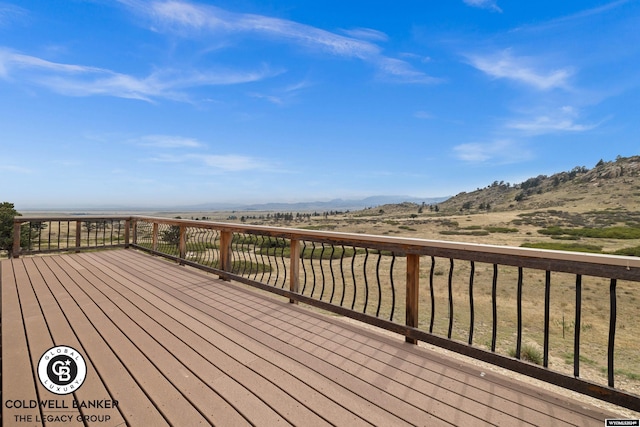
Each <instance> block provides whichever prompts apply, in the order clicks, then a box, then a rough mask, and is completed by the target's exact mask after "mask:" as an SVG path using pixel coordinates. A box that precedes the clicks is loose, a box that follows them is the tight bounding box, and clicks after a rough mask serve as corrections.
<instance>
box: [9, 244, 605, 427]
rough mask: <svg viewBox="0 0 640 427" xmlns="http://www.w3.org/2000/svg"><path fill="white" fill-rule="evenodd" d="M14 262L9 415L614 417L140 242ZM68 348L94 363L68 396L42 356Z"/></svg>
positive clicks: (344, 421)
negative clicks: (43, 373)
mask: <svg viewBox="0 0 640 427" xmlns="http://www.w3.org/2000/svg"><path fill="white" fill-rule="evenodd" d="M0 266H1V280H2V282H1V283H2V400H3V414H2V415H3V422H4V425H18V426H21V425H24V426H27V425H29V426H30V425H41V424H42V422H41V421H42V420H43V419H45V420H47V419H48V420H50V421H51V422H48V423H46V425H65V426H69V425H80V424H83V422H81V421H79V420H83V419H85V420H88V421H87V422H86V424H89V425H99V426H117V425H131V426H161V425H174V426H195V425H210V424H213V425H218V426H236V425H256V426H280V425H299V426H314V425H318V426H321V425H340V426H359V425H375V426H401V425H423V426H439V425H458V426H474V427H475V426H483V425H502V426H516V425H541V426H559V425H577V426H603V425H604V420H605V418H615V415H613V414H610V413H605V412H601V410H599V409H597V408H590V407H586V406H585V405H584V404H581V403H580V402H577V401H572V400H570V399H568V398H565V397H562V396H561V395H559V394H554V393H550V392H548V391H544V390H541V389H537V388H535V387H533V386H531V385H527V384H523V383H520V382H517V381H516V380H514V379H511V378H507V377H503V376H501V375H500V374H497V373H494V372H482V370H481V369H480V368H478V367H475V366H473V365H467V364H465V363H463V362H460V361H458V360H455V359H451V358H447V357H446V356H443V355H441V354H439V353H436V352H432V351H429V350H428V349H425V348H421V347H418V346H414V345H411V344H407V343H405V342H404V340H403V339H402V338H396V337H390V336H387V335H385V334H381V333H378V332H376V331H372V330H370V329H368V328H361V327H359V326H358V325H354V324H351V323H347V322H344V321H342V320H340V319H337V318H334V317H330V316H325V315H321V314H318V313H314V312H312V311H309V310H307V309H305V308H303V307H299V306H296V305H293V304H289V303H288V302H287V301H285V300H284V299H281V300H278V299H274V298H269V297H265V296H263V295H261V294H259V293H256V292H253V291H251V290H247V289H245V288H243V287H240V286H236V285H234V284H232V283H227V282H223V281H221V280H219V279H218V278H217V277H216V276H212V275H207V274H204V273H202V272H199V271H197V270H194V269H190V268H186V267H181V266H178V265H176V264H173V263H170V262H167V261H165V260H162V259H159V258H155V257H152V256H149V255H146V254H142V253H139V252H136V251H134V250H112V251H102V252H92V253H82V254H66V255H53V256H44V257H34V258H21V259H13V260H4V261H2V263H1V265H0ZM60 345H64V346H68V347H72V348H74V349H76V350H77V351H78V352H79V353H80V354H82V355H83V356H84V359H85V360H86V363H87V366H88V368H87V377H86V380H85V383H84V384H83V385H82V386H81V387H80V388H79V389H78V390H77V391H75V392H74V393H73V394H69V395H66V396H61V395H56V394H53V393H51V392H49V391H48V390H47V389H46V388H45V387H43V386H42V385H41V384H40V382H39V380H38V375H37V365H38V361H39V359H40V357H41V356H42V355H43V353H44V352H45V351H46V350H47V349H49V348H51V347H54V346H60ZM116 401H117V403H116ZM78 402H79V403H80V405H78ZM41 403H42V404H44V405H41ZM74 403H75V404H74ZM34 405H35V407H33V408H31V407H30V406H34ZM74 406H84V407H82V408H74ZM90 406H94V407H90ZM95 406H102V407H95ZM105 406H106V407H105Z"/></svg>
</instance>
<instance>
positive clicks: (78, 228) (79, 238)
mask: <svg viewBox="0 0 640 427" xmlns="http://www.w3.org/2000/svg"><path fill="white" fill-rule="evenodd" d="M81 243H82V222H81V221H76V252H80V244H81Z"/></svg>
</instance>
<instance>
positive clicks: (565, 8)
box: [0, 0, 640, 208]
mask: <svg viewBox="0 0 640 427" xmlns="http://www.w3.org/2000/svg"><path fill="white" fill-rule="evenodd" d="M638 28H640V1H638V0H619V1H596V0H580V1H577V0H576V1H569V0H567V1H545V0H541V1H535V2H531V1H526V2H525V1H520V0H517V1H516V0H509V1H508V0H447V1H424V0H407V1H402V2H397V1H377V0H369V1H355V0H354V1H342V0H341V1H334V0H325V1H321V2H310V1H300V0H296V1H294V0H273V1H258V0H233V1H231V0H221V1H204V0H203V1H200V2H188V1H182V0H171V1H169V0H158V1H142V0H120V1H116V0H86V1H82V0H36V1H6V0H0V144H1V148H2V150H1V152H0V181H1V182H2V185H1V186H0V199H2V201H10V202H14V203H15V204H16V206H17V207H18V208H35V207H43V208H45V207H70V206H98V205H125V206H140V207H147V206H148V207H153V206H166V205H186V204H197V203H206V202H230V203H261V202H272V201H280V202H298V201H315V200H329V199H333V198H362V197H367V196H372V195H381V194H386V195H390V194H396V195H398V194H402V195H411V196H417V197H431V196H446V195H453V194H456V193H458V192H460V191H471V190H475V189H476V188H478V187H484V186H486V185H488V184H490V183H491V182H493V181H494V180H504V181H506V182H512V183H517V182H521V181H523V180H524V179H526V178H528V177H530V176H535V175H538V174H551V173H554V172H558V171H562V170H568V169H571V168H573V167H574V166H587V167H593V166H594V165H595V164H596V163H597V162H598V160H600V159H604V160H613V159H615V157H616V156H617V155H622V156H630V155H636V154H640V137H639V135H640V120H639V119H638V112H639V111H640V31H639V30H638Z"/></svg>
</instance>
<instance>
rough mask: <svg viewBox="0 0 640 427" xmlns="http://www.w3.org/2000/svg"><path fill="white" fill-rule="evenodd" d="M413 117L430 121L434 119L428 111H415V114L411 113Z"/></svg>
mask: <svg viewBox="0 0 640 427" xmlns="http://www.w3.org/2000/svg"><path fill="white" fill-rule="evenodd" d="M413 117H415V118H416V119H424V120H431V119H433V118H434V115H433V114H431V113H430V112H428V111H416V112H415V113H413Z"/></svg>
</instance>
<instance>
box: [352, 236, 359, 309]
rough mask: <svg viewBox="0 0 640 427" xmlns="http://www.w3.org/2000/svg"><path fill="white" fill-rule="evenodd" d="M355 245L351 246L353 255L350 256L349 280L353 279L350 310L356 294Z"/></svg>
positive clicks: (353, 304) (354, 304) (354, 303)
mask: <svg viewBox="0 0 640 427" xmlns="http://www.w3.org/2000/svg"><path fill="white" fill-rule="evenodd" d="M356 253H357V251H356V247H355V246H353V256H352V257H351V280H353V301H351V310H353V309H354V307H355V306H356V296H357V294H358V292H357V291H358V286H357V284H356V273H355V263H356Z"/></svg>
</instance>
